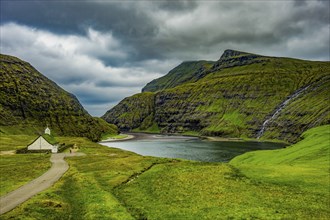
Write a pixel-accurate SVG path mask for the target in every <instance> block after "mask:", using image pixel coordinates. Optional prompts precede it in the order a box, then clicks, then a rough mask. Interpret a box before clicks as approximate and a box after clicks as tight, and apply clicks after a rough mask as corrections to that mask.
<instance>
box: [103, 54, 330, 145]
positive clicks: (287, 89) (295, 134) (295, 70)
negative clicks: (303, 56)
mask: <svg viewBox="0 0 330 220" xmlns="http://www.w3.org/2000/svg"><path fill="white" fill-rule="evenodd" d="M203 76H204V77H203V78H201V79H199V80H198V81H196V82H193V83H189V82H187V83H182V84H181V85H178V86H176V87H175V88H170V89H166V90H161V91H158V92H154V93H148V94H145V93H141V94H139V96H138V97H137V96H133V97H134V99H133V97H130V98H126V99H125V100H123V101H122V102H120V103H119V104H118V105H117V106H115V107H114V108H113V109H111V110H109V111H108V112H107V113H106V114H105V115H104V116H103V118H104V119H105V120H107V121H108V122H111V123H115V124H116V125H117V126H118V127H119V128H120V129H128V130H132V129H140V130H145V129H144V128H141V127H140V126H141V125H142V124H143V127H147V126H150V127H151V126H153V127H158V128H159V132H165V133H192V132H193V133H199V134H202V135H210V136H223V137H251V138H257V137H258V138H261V139H281V140H285V141H288V142H295V141H297V140H298V139H299V137H300V135H301V134H302V133H303V132H304V131H306V130H307V129H309V128H311V127H315V126H318V125H323V124H328V123H329V122H330V106H329V94H330V63H329V62H318V61H305V60H298V59H291V58H279V57H266V56H261V55H256V54H249V53H245V52H239V51H233V50H226V51H225V52H224V54H223V55H222V56H221V58H220V59H219V60H218V61H217V62H215V64H214V65H213V66H212V67H211V68H210V69H209V70H206V73H204V74H203ZM146 96H148V98H146ZM146 101H149V102H150V103H148V106H154V108H153V109H151V110H150V109H148V110H147V111H146V110H145V108H144V107H143V106H142V105H140V104H139V103H141V102H146ZM152 102H153V103H152ZM122 112H125V114H126V115H127V114H133V112H134V114H133V115H135V116H134V121H135V122H136V123H127V121H125V120H124V119H125V115H124V114H122ZM139 115H140V116H142V117H140V116H139ZM114 118H116V120H115V119H114Z"/></svg>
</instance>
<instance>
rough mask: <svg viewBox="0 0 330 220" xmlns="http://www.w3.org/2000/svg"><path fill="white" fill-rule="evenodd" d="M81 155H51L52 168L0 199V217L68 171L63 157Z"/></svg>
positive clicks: (78, 154)
mask: <svg viewBox="0 0 330 220" xmlns="http://www.w3.org/2000/svg"><path fill="white" fill-rule="evenodd" d="M82 155H84V154H83V153H72V154H70V153H59V154H52V156H51V157H50V161H51V162H52V167H51V168H50V169H49V170H48V171H47V172H46V173H44V174H43V175H42V176H40V177H38V178H36V179H34V180H32V181H31V182H29V183H27V184H26V185H24V186H21V187H20V188H18V189H17V190H15V191H12V192H10V193H8V194H7V195H4V196H2V197H1V198H0V215H2V214H4V213H6V212H8V211H10V210H12V209H13V208H15V207H16V206H18V205H20V204H21V203H23V202H25V201H26V200H28V199H29V198H31V197H32V196H34V195H36V194H38V193H39V192H41V191H43V190H45V189H47V188H49V187H51V186H52V185H53V184H54V183H55V182H56V181H58V180H59V179H60V178H61V176H62V175H63V174H64V173H65V172H66V171H67V170H68V169H69V165H68V164H67V162H65V160H64V157H72V156H82Z"/></svg>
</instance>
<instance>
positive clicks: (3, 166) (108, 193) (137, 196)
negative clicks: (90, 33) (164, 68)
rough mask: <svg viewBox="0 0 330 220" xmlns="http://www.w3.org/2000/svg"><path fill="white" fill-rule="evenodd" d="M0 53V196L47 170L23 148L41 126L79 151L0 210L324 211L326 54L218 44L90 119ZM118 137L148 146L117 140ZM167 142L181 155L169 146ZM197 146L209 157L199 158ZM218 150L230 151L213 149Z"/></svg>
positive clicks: (177, 214)
mask: <svg viewBox="0 0 330 220" xmlns="http://www.w3.org/2000/svg"><path fill="white" fill-rule="evenodd" d="M0 61H1V65H2V66H3V68H1V72H0V77H1V80H2V81H1V84H0V87H1V92H0V96H1V99H0V110H1V113H0V119H1V121H0V151H1V154H0V172H1V177H0V180H1V191H0V195H1V196H4V195H6V194H7V193H9V192H11V191H13V190H15V189H17V188H19V187H22V186H24V185H26V184H29V183H30V182H31V181H33V180H34V179H36V178H38V177H39V176H40V175H42V174H43V173H45V172H46V171H47V170H48V169H49V168H50V162H49V159H50V157H51V156H50V154H48V153H45V152H41V153H40V152H39V153H29V152H27V151H24V150H23V151H22V149H25V148H26V146H27V145H28V144H30V143H31V142H32V141H33V140H35V138H36V137H37V136H38V135H39V134H41V132H42V131H43V129H44V128H45V127H46V126H50V127H51V128H52V135H53V136H52V138H54V139H56V141H57V142H58V143H59V144H63V146H67V147H66V149H65V150H64V152H65V153H69V152H71V149H73V146H75V150H76V151H78V153H79V154H81V155H84V156H82V157H68V158H66V159H65V160H66V162H67V163H68V170H67V171H66V172H65V173H64V175H63V176H62V177H61V178H60V179H59V180H58V181H57V182H55V183H54V184H53V185H52V186H51V187H49V188H48V189H46V190H44V191H42V192H40V193H39V194H37V195H35V196H33V197H32V198H30V199H29V200H27V201H26V202H24V203H22V204H21V205H19V206H17V207H16V208H14V209H13V210H11V211H8V212H6V213H4V214H2V215H1V216H0V219H45V218H47V219H77V220H80V219H125V220H126V219H327V218H328V217H329V215H330V212H329V202H330V193H329V190H328V189H329V187H330V182H329V164H330V158H329V154H330V152H329V150H330V148H329V146H330V142H329V141H330V139H329V137H330V125H329V120H330V115H329V114H330V109H329V105H328V104H329V88H330V77H329V70H330V69H329V68H330V67H329V62H319V61H305V60H297V59H291V58H276V57H267V56H261V55H256V54H251V53H246V52H239V51H233V50H227V51H225V53H224V54H223V55H222V56H221V58H220V59H219V60H218V61H189V62H184V63H182V64H181V65H179V66H178V67H176V68H174V69H173V70H172V71H170V72H169V74H168V75H165V76H164V77H162V78H159V79H155V80H153V81H152V82H150V83H148V84H147V86H146V87H144V88H143V89H142V90H143V92H142V93H139V94H135V95H133V96H131V97H127V98H125V99H124V100H122V101H121V102H120V103H119V104H118V105H117V106H115V107H114V108H112V109H111V110H109V111H107V113H106V114H105V115H104V116H103V117H102V118H97V117H92V116H91V115H89V114H88V112H87V111H86V110H85V109H84V108H83V106H82V105H81V104H80V103H79V101H78V99H77V98H76V97H75V96H74V95H72V94H70V93H68V92H66V91H65V90H63V89H62V88H60V87H59V86H58V85H57V84H55V83H54V82H52V81H50V80H49V79H47V78H46V77H44V76H43V75H42V74H41V73H39V72H38V71H37V70H36V69H34V68H33V67H32V66H31V65H30V64H28V63H26V62H24V61H22V60H20V59H18V58H15V57H11V56H7V55H1V60H0ZM36 82H37V83H36ZM105 120H106V121H107V122H106V121H105ZM119 131H126V132H127V131H130V132H148V133H149V134H143V135H140V136H145V137H147V136H151V137H156V139H157V138H158V139H162V140H161V141H159V142H157V143H156V142H152V141H150V140H149V142H148V141H146V142H144V141H143V137H140V138H137V139H135V140H134V139H131V140H126V139H129V138H131V137H132V136H130V135H123V134H119ZM134 134H135V133H132V135H134ZM168 134H170V135H175V136H172V137H171V136H164V135H168ZM178 135H191V136H194V137H189V138H188V137H187V136H185V137H180V136H178ZM200 137H203V138H208V139H209V140H215V142H211V141H201V140H199V139H198V138H200ZM166 138H167V139H171V141H172V143H173V140H174V145H173V146H167V145H166V144H167V143H166V141H164V140H165V139H166ZM100 140H110V142H107V144H106V145H107V146H103V145H102V144H104V143H105V142H100V143H97V142H98V141H100ZM183 140H188V141H183ZM219 140H220V141H219ZM224 140H226V141H224ZM238 140H239V143H238V145H239V147H236V146H234V145H235V144H237V141H238ZM111 141H113V142H111ZM116 141H118V142H116ZM221 141H222V142H221ZM267 141H270V142H267ZM202 142H205V143H203V144H202ZM123 143H130V144H131V146H132V147H133V148H136V149H137V150H141V149H144V148H145V147H147V148H148V149H147V151H149V152H146V153H145V154H144V153H141V152H139V151H137V153H139V154H137V153H133V152H130V151H127V150H131V149H129V148H126V149H125V148H123V149H124V150H123V149H118V148H119V145H118V144H123ZM164 144H165V145H166V146H165V145H164ZM221 144H227V145H228V146H227V145H226V146H225V147H224V145H221ZM116 147H118V148H116ZM165 148H168V149H170V148H172V149H170V150H171V151H170V153H169V154H168V155H167V154H166V155H165V154H164V155H162V154H161V153H163V152H162V151H163V150H164V149H165ZM173 148H177V149H178V150H181V151H182V152H188V153H189V154H188V155H190V156H189V157H180V156H178V155H180V154H183V153H182V152H180V153H177V154H175V155H173V156H169V155H170V154H172V152H173V150H174V149H173ZM234 148H235V149H236V150H237V152H234ZM69 149H70V150H69ZM168 149H167V150H168ZM196 149H197V151H196ZM198 149H199V150H201V151H199V150H198ZM210 149H211V150H210ZM203 150H204V151H205V150H206V151H207V150H210V152H209V155H206V156H205V155H204V156H205V157H204V159H198V158H199V156H203V155H202V154H203V153H201V152H202V151H203ZM218 150H220V151H219V152H221V154H222V153H223V152H225V154H226V155H227V156H228V155H229V156H228V157H225V158H222V159H219V158H218V157H216V156H217V151H218ZM250 150H254V151H250ZM150 151H156V152H157V155H152V156H150V154H148V153H150ZM247 151H250V152H247ZM8 152H11V153H8ZM22 152H23V153H22ZM140 154H142V155H140ZM219 154H220V153H219ZM210 155H211V156H210ZM213 156H215V159H214V158H213V159H212V158H211V157H213ZM196 158H197V159H196ZM205 158H211V159H205Z"/></svg>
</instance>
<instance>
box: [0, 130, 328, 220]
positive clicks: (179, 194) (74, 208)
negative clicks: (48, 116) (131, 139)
mask: <svg viewBox="0 0 330 220" xmlns="http://www.w3.org/2000/svg"><path fill="white" fill-rule="evenodd" d="M329 129H330V126H323V127H319V128H315V129H312V130H310V131H308V132H306V133H305V134H304V137H305V139H304V140H302V141H301V142H299V143H297V144H296V145H293V146H290V147H288V148H286V149H283V150H276V151H260V152H251V153H247V154H244V155H242V156H239V157H237V158H235V159H234V160H232V161H231V163H230V164H224V163H202V162H191V161H185V160H173V159H162V158H153V157H142V156H139V155H136V154H134V153H131V152H127V151H122V150H118V149H112V148H107V147H103V146H100V145H98V144H95V143H92V142H90V141H88V140H87V139H84V138H68V137H65V138H59V141H60V142H65V143H67V144H70V143H76V144H77V145H78V146H79V147H80V151H82V152H84V153H86V156H84V157H76V158H68V159H67V161H68V162H69V164H70V169H69V171H68V172H67V173H66V174H65V175H64V176H63V177H62V178H61V180H60V181H59V182H57V183H56V184H55V185H54V186H53V187H52V188H50V189H48V190H46V191H44V192H42V193H40V194H39V195H37V196H35V197H33V198H32V199H30V200H29V201H27V202H25V203H24V204H22V205H21V206H19V207H17V208H16V209H14V210H13V211H11V212H9V213H7V214H4V215H2V216H0V219H11V218H15V219H45V218H47V219H327V218H328V217H329V215H330V211H329V196H330V195H329V191H328V190H327V189H329V187H330V185H329V162H330V161H329ZM19 163H20V162H19V161H17V164H19ZM284 168H286V169H284ZM283 169H284V170H283ZM19 174H21V175H22V176H23V175H24V174H23V172H20V170H18V171H17V176H19ZM291 174H292V175H291ZM17 178H18V177H17ZM2 184H3V183H2V182H1V185H2Z"/></svg>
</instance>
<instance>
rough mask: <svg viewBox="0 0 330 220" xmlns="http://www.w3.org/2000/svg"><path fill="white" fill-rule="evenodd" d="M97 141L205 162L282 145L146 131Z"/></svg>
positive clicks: (139, 152)
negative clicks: (124, 137) (107, 140)
mask: <svg viewBox="0 0 330 220" xmlns="http://www.w3.org/2000/svg"><path fill="white" fill-rule="evenodd" d="M135 135H136V134H135ZM100 144H102V145H105V146H109V147H115V148H120V149H123V150H127V151H132V152H135V153H137V154H140V155H143V156H155V157H167V158H182V159H188V160H196V161H205V162H228V161H229V160H231V159H232V158H234V157H235V156H238V155H240V154H243V153H245V152H248V151H254V150H272V149H278V148H283V147H284V146H285V145H284V144H280V143H270V142H246V141H221V142H214V141H205V140H200V139H199V138H194V137H185V136H167V135H147V134H139V135H138V138H137V139H136V140H135V139H133V140H127V141H118V142H102V143H100Z"/></svg>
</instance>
